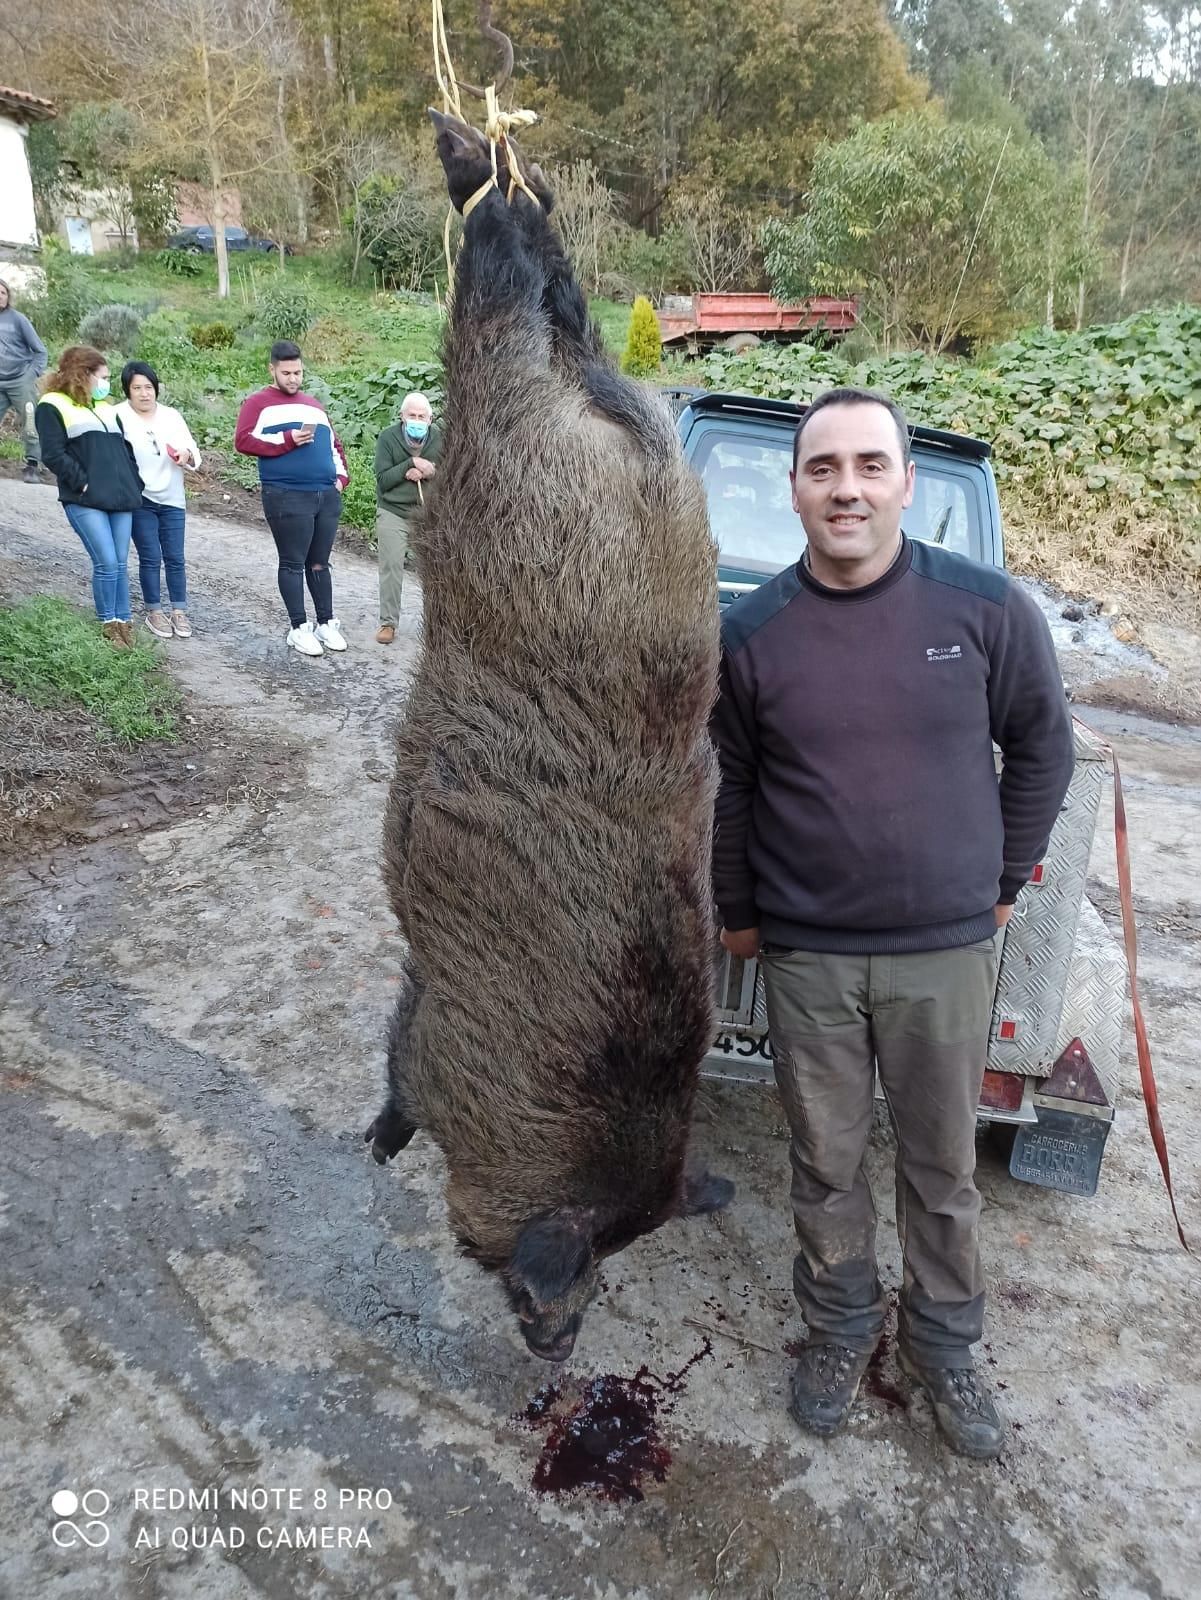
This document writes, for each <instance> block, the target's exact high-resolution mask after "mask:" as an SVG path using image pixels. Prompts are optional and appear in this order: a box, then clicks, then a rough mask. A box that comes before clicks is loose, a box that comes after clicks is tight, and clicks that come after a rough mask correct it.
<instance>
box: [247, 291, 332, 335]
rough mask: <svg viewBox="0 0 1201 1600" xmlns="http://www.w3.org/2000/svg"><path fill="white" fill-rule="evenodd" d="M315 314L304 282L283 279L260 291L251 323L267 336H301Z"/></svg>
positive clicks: (313, 319) (305, 331) (311, 322)
mask: <svg viewBox="0 0 1201 1600" xmlns="http://www.w3.org/2000/svg"><path fill="white" fill-rule="evenodd" d="M316 315H317V312H316V307H315V306H314V304H313V299H312V296H311V295H310V293H309V291H308V289H307V288H306V286H305V285H304V284H303V283H295V282H286V281H285V282H283V283H276V284H272V285H271V286H270V287H269V288H267V289H265V290H264V291H263V293H262V295H261V296H260V298H259V303H258V309H257V311H256V312H255V319H254V320H255V326H256V327H257V328H258V329H259V330H260V331H261V332H262V333H264V334H265V335H266V336H267V338H269V339H303V338H304V336H305V334H306V333H307V332H308V331H309V329H310V328H311V327H312V325H313V322H314V321H315V320H316Z"/></svg>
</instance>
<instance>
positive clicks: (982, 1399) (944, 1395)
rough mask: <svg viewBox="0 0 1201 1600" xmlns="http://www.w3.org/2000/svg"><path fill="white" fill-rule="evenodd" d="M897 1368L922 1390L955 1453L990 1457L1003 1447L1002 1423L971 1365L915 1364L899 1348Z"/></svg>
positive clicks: (991, 1458)
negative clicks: (922, 1365) (927, 1365)
mask: <svg viewBox="0 0 1201 1600" xmlns="http://www.w3.org/2000/svg"><path fill="white" fill-rule="evenodd" d="M900 1366H901V1371H902V1372H903V1373H905V1374H906V1376H907V1377H910V1378H912V1379H913V1381H914V1382H915V1383H917V1384H920V1385H921V1387H922V1388H923V1389H924V1390H925V1391H926V1393H927V1395H929V1397H930V1404H931V1405H932V1406H933V1407H934V1420H935V1422H937V1423H938V1431H939V1432H940V1433H941V1434H942V1436H943V1438H944V1439H945V1440H946V1441H947V1443H948V1444H949V1445H950V1447H951V1449H952V1450H954V1451H955V1453H956V1454H957V1455H961V1456H971V1458H972V1460H973V1461H993V1460H995V1459H996V1457H997V1456H999V1455H1000V1454H1001V1451H1002V1450H1003V1449H1004V1447H1005V1427H1004V1424H1003V1423H1002V1421H1001V1418H1000V1417H999V1416H998V1414H997V1408H996V1406H995V1405H994V1404H993V1400H992V1396H991V1395H990V1394H989V1392H988V1390H987V1389H986V1388H985V1387H984V1385H983V1384H982V1383H981V1381H980V1376H979V1374H978V1373H977V1371H976V1369H975V1367H919V1366H918V1364H917V1362H916V1361H914V1359H913V1357H912V1356H910V1355H908V1354H907V1353H906V1351H904V1350H901V1351H900Z"/></svg>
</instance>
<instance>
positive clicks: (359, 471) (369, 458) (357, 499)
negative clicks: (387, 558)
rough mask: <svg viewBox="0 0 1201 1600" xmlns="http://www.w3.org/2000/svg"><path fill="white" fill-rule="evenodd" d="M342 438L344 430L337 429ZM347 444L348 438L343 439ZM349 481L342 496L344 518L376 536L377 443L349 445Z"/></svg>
mask: <svg viewBox="0 0 1201 1600" xmlns="http://www.w3.org/2000/svg"><path fill="white" fill-rule="evenodd" d="M338 437H339V438H342V430H341V428H339V429H338ZM342 442H343V444H345V443H346V441H345V439H343V440H342ZM346 458H347V459H346V465H347V466H348V467H349V468H350V483H349V484H348V485H347V488H346V493H345V494H344V495H343V496H342V521H343V522H345V523H346V524H347V526H348V527H351V528H358V529H359V531H360V532H361V533H366V534H369V535H370V537H371V539H372V542H374V539H375V445H374V441H373V442H372V444H371V445H370V446H368V445H356V446H354V447H353V448H352V447H351V446H350V445H347V446H346Z"/></svg>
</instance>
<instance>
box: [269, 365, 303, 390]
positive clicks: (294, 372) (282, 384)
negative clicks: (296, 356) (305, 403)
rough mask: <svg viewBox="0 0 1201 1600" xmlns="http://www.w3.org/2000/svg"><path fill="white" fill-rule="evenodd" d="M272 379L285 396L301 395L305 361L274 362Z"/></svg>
mask: <svg viewBox="0 0 1201 1600" xmlns="http://www.w3.org/2000/svg"><path fill="white" fill-rule="evenodd" d="M271 379H272V382H273V383H274V384H275V387H276V388H277V389H282V390H283V392H284V393H285V394H299V393H300V390H301V387H302V386H303V384H304V362H303V361H273V362H272V363H271Z"/></svg>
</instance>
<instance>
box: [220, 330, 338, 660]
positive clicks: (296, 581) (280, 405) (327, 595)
mask: <svg viewBox="0 0 1201 1600" xmlns="http://www.w3.org/2000/svg"><path fill="white" fill-rule="evenodd" d="M270 370H271V382H270V383H269V384H268V385H267V387H266V388H265V389H260V390H259V391H258V393H257V394H252V395H248V396H247V398H246V399H245V400H243V402H242V409H241V410H240V411H239V412H238V426H237V432H236V434H235V436H234V443H235V445H236V447H237V448H238V450H240V451H241V453H242V454H243V455H246V456H257V457H258V463H259V483H260V485H261V488H262V497H263V515H264V516H265V517H266V519H267V526H268V527H269V528H270V529H271V535H272V538H273V539H274V540H275V548H276V549H277V550H278V551H279V592H280V594H281V596H282V597H283V602H284V605H285V606H286V607H287V610H288V620H289V623H290V625H291V627H290V631H289V633H288V643H289V644H290V645H291V647H292V649H293V650H298V651H299V652H300V654H301V655H305V656H319V655H324V653H325V651H326V650H345V649H346V640H345V639H344V638H343V637H342V628H341V625H340V623H339V622H338V619H337V617H335V616H334V586H333V580H332V578H331V577H330V570H329V569H330V561H329V558H330V552H331V551H332V550H333V547H334V540H335V538H336V537H337V533H338V519H339V517H340V516H341V514H342V491H343V489H345V487H346V485H347V483H348V482H349V481H350V473H349V471H348V470H347V466H346V453H345V451H344V450H343V449H342V445H341V442H340V440H339V439H338V436H337V434H336V433H335V432H334V430H333V428H332V427H331V426H330V421H329V418H328V417H327V416H326V414H325V410H324V408H323V407H322V405H321V403H320V401H318V400H315V399H314V398H313V396H312V395H309V394H305V393H304V390H303V389H302V387H301V385H302V384H303V383H304V360H303V358H302V356H301V353H300V346H299V345H297V344H293V343H292V341H291V340H290V339H279V340H277V341H276V343H275V344H273V345H272V346H271V361H270ZM306 583H307V584H308V588H309V593H310V594H311V595H312V597H313V609H314V611H315V612H316V618H317V620H316V623H315V624H314V623H312V622H309V621H308V619H307V616H306V614H305V599H304V589H305V584H306Z"/></svg>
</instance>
